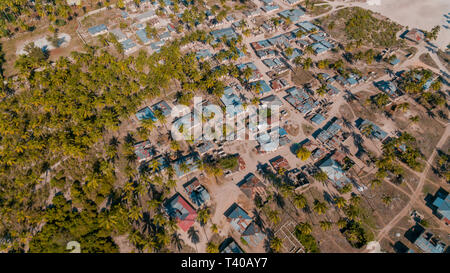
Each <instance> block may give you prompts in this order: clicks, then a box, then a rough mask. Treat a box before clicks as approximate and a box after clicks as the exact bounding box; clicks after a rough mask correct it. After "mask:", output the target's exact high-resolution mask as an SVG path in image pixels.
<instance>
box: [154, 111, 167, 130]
mask: <svg viewBox="0 0 450 273" xmlns="http://www.w3.org/2000/svg"><path fill="white" fill-rule="evenodd" d="M155 117H156V118H157V119H158V121H159V122H160V123H161V124H162V125H164V127H165V128H166V129H167V127H166V116H164V114H163V112H162V111H161V110H160V109H156V111H155Z"/></svg>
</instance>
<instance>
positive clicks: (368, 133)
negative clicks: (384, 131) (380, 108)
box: [361, 124, 373, 138]
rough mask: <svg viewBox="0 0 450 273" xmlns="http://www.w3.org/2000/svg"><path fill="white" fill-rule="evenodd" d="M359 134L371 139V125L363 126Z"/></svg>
mask: <svg viewBox="0 0 450 273" xmlns="http://www.w3.org/2000/svg"><path fill="white" fill-rule="evenodd" d="M361 133H363V135H365V136H366V137H369V138H370V137H371V136H372V133H373V125H372V124H368V125H366V126H364V128H362V130H361Z"/></svg>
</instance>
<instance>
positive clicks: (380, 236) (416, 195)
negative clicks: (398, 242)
mask: <svg viewBox="0 0 450 273" xmlns="http://www.w3.org/2000/svg"><path fill="white" fill-rule="evenodd" d="M449 133H450V128H449V126H448V125H447V127H446V128H445V132H444V134H442V137H441V139H440V140H439V142H438V144H437V145H436V149H434V151H433V153H432V154H431V155H430V157H429V158H428V160H427V162H426V163H427V166H426V167H425V170H424V171H423V172H422V174H421V175H420V181H419V185H418V186H417V188H416V190H415V191H414V193H413V195H412V196H411V199H410V200H409V202H408V204H407V205H406V206H405V207H404V208H403V209H402V210H401V211H400V213H398V214H397V216H395V217H394V218H393V219H392V220H391V221H390V222H389V223H388V224H387V225H386V226H385V227H384V228H383V229H382V230H380V232H379V233H378V236H377V240H378V241H381V239H383V238H384V237H385V236H386V234H388V233H389V231H390V230H391V229H392V228H393V227H395V225H397V223H398V222H399V221H400V220H401V219H402V218H403V217H404V216H405V215H407V213H408V212H409V210H410V209H411V207H412V205H413V204H414V203H415V202H416V201H418V198H420V193H421V192H422V188H423V185H424V184H425V181H426V177H427V174H428V171H429V169H430V167H431V164H432V162H433V160H434V157H435V156H436V154H437V149H438V148H441V147H442V146H443V145H444V144H445V142H446V141H447V139H448V136H449Z"/></svg>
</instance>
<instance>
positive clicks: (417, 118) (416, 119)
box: [409, 116, 419, 123]
mask: <svg viewBox="0 0 450 273" xmlns="http://www.w3.org/2000/svg"><path fill="white" fill-rule="evenodd" d="M409 120H410V121H411V123H417V122H419V116H413V117H410V118H409Z"/></svg>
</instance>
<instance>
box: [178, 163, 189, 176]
mask: <svg viewBox="0 0 450 273" xmlns="http://www.w3.org/2000/svg"><path fill="white" fill-rule="evenodd" d="M189 170H190V168H189V166H188V165H187V164H186V162H183V163H181V164H180V171H182V172H183V173H184V174H186V173H188V172H189Z"/></svg>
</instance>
